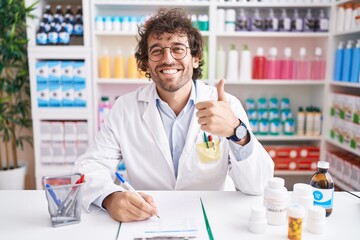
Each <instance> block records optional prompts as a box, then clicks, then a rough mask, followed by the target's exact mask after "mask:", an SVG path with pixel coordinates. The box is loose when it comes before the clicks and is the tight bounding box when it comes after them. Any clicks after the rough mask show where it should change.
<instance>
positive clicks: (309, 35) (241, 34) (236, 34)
mask: <svg viewBox="0 0 360 240" xmlns="http://www.w3.org/2000/svg"><path fill="white" fill-rule="evenodd" d="M216 36H217V37H268V38H276V37H278V38H327V37H329V36H330V33H328V32H249V31H244V32H240V31H239V32H233V33H227V32H224V33H217V34H216Z"/></svg>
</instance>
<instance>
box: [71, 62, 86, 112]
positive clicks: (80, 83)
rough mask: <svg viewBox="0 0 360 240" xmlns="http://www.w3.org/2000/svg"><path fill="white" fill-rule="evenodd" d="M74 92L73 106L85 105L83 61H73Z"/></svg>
mask: <svg viewBox="0 0 360 240" xmlns="http://www.w3.org/2000/svg"><path fill="white" fill-rule="evenodd" d="M73 73H74V75H73V77H74V89H75V90H74V94H75V106H76V107H86V100H87V96H86V81H85V62H84V61H77V62H74V72H73Z"/></svg>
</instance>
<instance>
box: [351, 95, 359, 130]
mask: <svg viewBox="0 0 360 240" xmlns="http://www.w3.org/2000/svg"><path fill="white" fill-rule="evenodd" d="M353 122H354V123H356V124H359V125H360V97H359V96H355V97H354V112H353Z"/></svg>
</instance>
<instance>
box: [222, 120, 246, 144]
mask: <svg viewBox="0 0 360 240" xmlns="http://www.w3.org/2000/svg"><path fill="white" fill-rule="evenodd" d="M239 121H240V124H239V125H238V126H237V127H236V128H235V130H234V135H232V136H230V137H227V139H228V140H231V141H233V142H239V141H240V140H241V139H240V138H238V137H237V136H236V129H237V128H238V127H240V126H244V127H245V128H246V129H247V127H246V125H245V124H244V123H243V122H242V121H241V120H240V119H239Z"/></svg>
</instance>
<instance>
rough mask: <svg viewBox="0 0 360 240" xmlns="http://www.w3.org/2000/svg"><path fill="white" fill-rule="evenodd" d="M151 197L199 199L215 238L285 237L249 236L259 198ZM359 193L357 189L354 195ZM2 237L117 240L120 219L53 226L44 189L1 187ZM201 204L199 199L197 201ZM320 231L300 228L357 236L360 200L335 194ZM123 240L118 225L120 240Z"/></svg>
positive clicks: (275, 232)
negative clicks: (252, 209) (201, 202)
mask: <svg viewBox="0 0 360 240" xmlns="http://www.w3.org/2000/svg"><path fill="white" fill-rule="evenodd" d="M148 193H149V194H151V195H153V196H154V197H155V198H158V197H167V198H169V199H173V200H174V201H179V199H182V198H186V197H187V196H197V197H199V198H200V197H201V198H202V200H203V203H204V206H205V209H206V213H207V216H208V219H209V222H210V226H211V229H212V232H213V235H214V238H215V239H216V240H237V239H246V240H248V239H271V240H273V239H274V240H275V239H287V226H286V225H283V226H276V227H275V226H267V233H266V234H264V235H257V234H253V233H251V232H249V231H248V229H247V225H248V220H249V216H250V206H251V205H254V204H255V205H257V204H259V205H261V204H262V196H246V195H243V194H242V193H240V192H185V191H183V192H148ZM357 194H359V193H357ZM0 203H1V204H0V239H4V240H12V239H16V240H17V239H40V240H42V239H50V240H55V239H61V240H68V239H86V240H91V239H101V240H103V239H104V240H107V239H115V238H116V235H117V233H118V229H119V223H117V222H116V221H114V220H112V219H111V218H110V217H109V216H108V214H107V213H105V212H94V213H90V214H89V213H87V212H86V211H85V210H84V211H83V212H82V219H81V223H79V224H74V225H69V226H64V227H58V228H53V227H51V222H50V217H49V213H48V209H47V202H46V197H45V193H44V192H43V191H0ZM199 204H200V203H199ZM326 220H327V231H326V234H324V235H315V234H311V233H309V232H308V231H307V230H306V229H304V230H303V238H302V239H304V240H307V239H316V240H318V239H319V240H321V239H326V240H327V239H330V240H332V239H334V240H352V239H354V240H355V239H356V240H358V239H360V199H358V198H356V197H354V196H352V195H350V194H348V193H345V192H336V193H335V200H334V209H333V213H332V215H331V216H330V217H328V218H327V219H326ZM118 239H121V240H122V238H121V229H120V235H119V238H118Z"/></svg>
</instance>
